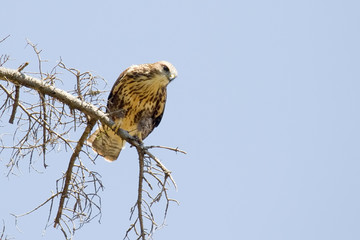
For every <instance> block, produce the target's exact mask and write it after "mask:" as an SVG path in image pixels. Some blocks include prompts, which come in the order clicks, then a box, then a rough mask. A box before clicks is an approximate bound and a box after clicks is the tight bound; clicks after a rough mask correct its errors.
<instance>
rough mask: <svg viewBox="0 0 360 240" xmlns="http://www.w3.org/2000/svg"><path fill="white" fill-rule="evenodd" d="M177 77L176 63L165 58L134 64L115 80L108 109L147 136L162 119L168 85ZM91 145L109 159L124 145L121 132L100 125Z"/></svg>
mask: <svg viewBox="0 0 360 240" xmlns="http://www.w3.org/2000/svg"><path fill="white" fill-rule="evenodd" d="M176 77H177V71H176V69H175V67H174V66H173V65H172V64H171V63H169V62H166V61H160V62H156V63H148V64H140V65H133V66H130V67H129V68H127V69H126V70H125V71H124V72H122V73H121V74H120V76H119V78H118V79H117V80H116V82H115V84H114V86H113V88H112V90H111V92H110V95H109V97H108V103H107V113H108V114H109V117H110V118H111V119H112V120H113V121H114V123H115V129H118V128H122V129H124V130H126V131H128V132H129V134H130V135H131V136H135V137H137V138H138V139H140V140H144V139H145V138H146V137H147V136H148V135H149V134H150V133H151V132H152V131H153V130H154V128H155V127H157V126H158V125H159V123H160V121H161V118H162V116H163V113H164V108H165V102H166V87H167V85H168V84H169V83H170V82H171V81H172V80H174V79H175V78H176ZM88 143H90V144H91V147H92V149H93V150H94V151H95V152H97V153H98V154H99V155H101V156H103V157H104V158H105V160H107V161H114V160H116V159H117V158H118V156H119V154H120V151H121V149H122V148H123V147H124V145H125V140H123V139H122V138H121V137H120V136H119V135H117V134H116V133H115V132H114V131H113V130H112V129H111V128H109V127H107V126H100V127H99V128H98V129H97V130H96V131H95V132H94V133H93V134H92V135H91V136H90V138H89V139H88Z"/></svg>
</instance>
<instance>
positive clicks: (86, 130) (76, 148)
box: [54, 119, 96, 227]
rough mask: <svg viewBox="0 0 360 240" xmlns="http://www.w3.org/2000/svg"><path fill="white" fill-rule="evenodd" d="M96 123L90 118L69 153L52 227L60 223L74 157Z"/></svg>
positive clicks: (77, 154)
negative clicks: (70, 153) (71, 152)
mask: <svg viewBox="0 0 360 240" xmlns="http://www.w3.org/2000/svg"><path fill="white" fill-rule="evenodd" d="M95 123H96V120H94V119H93V120H90V121H89V123H88V125H87V126H86V128H85V130H84V132H83V134H82V135H81V137H80V139H79V141H78V144H77V145H76V147H75V151H74V152H73V154H72V155H71V158H70V161H69V166H68V169H67V171H66V179H65V184H64V188H63V191H62V193H61V198H60V203H59V208H58V212H57V215H56V217H55V221H54V227H56V226H57V225H58V224H59V223H60V219H61V216H62V210H63V208H64V201H65V198H66V197H68V189H69V185H70V182H71V178H72V175H73V167H74V164H75V160H76V158H77V157H78V156H79V153H80V151H81V149H82V147H83V145H84V142H85V141H86V139H87V138H88V136H89V134H90V132H91V130H92V129H93V127H94V125H95Z"/></svg>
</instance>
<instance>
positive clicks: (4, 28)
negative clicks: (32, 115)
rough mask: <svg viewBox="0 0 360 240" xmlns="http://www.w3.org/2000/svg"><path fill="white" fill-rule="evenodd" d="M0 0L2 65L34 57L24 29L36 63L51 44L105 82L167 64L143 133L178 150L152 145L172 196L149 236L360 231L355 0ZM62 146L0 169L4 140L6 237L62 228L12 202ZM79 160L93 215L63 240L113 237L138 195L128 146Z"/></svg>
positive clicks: (32, 201) (31, 197) (51, 175)
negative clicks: (18, 170)
mask: <svg viewBox="0 0 360 240" xmlns="http://www.w3.org/2000/svg"><path fill="white" fill-rule="evenodd" d="M1 8H2V14H1V19H2V24H1V28H0V38H2V37H5V36H6V35H8V34H10V35H11V37H10V38H9V39H8V40H7V41H6V42H5V43H3V44H0V54H1V53H8V54H10V55H11V57H12V60H11V61H10V62H9V63H8V66H9V67H13V68H16V67H18V66H19V65H20V64H21V63H23V62H25V61H30V66H29V69H28V70H31V69H35V70H36V68H35V66H36V61H35V60H34V58H33V54H32V51H31V49H30V48H29V47H27V48H25V45H26V41H25V39H26V38H28V39H30V40H31V41H32V42H34V43H37V44H38V46H39V48H41V49H43V57H44V58H46V59H47V60H49V65H54V64H55V63H56V61H57V60H58V59H59V57H61V58H62V59H63V61H64V62H65V63H66V64H67V65H68V66H71V67H75V68H78V69H80V70H81V71H87V70H92V71H95V72H96V73H97V74H99V75H101V76H103V77H104V78H105V79H106V80H107V81H108V82H109V86H108V88H109V89H110V88H111V85H112V84H113V82H114V81H115V80H116V78H117V76H118V75H119V74H120V72H122V71H123V70H124V69H125V68H126V67H128V66H129V65H131V64H140V63H147V62H155V61H158V60H167V61H170V62H172V63H173V64H174V65H175V67H176V68H177V70H178V73H179V76H178V78H177V79H176V80H175V81H174V82H173V83H171V84H170V85H169V87H168V102H167V106H166V110H165V115H164V118H163V120H162V122H161V124H160V126H159V127H158V128H157V129H156V131H154V133H153V134H152V135H151V136H150V137H149V138H148V139H146V141H145V142H146V144H149V145H153V144H155V145H158V144H160V145H168V146H174V147H179V148H181V149H183V150H186V151H187V152H188V154H187V155H186V156H183V155H180V154H177V155H176V154H174V153H172V152H167V151H156V153H157V155H158V156H159V157H160V158H161V159H162V160H163V161H164V164H165V165H167V166H168V168H169V169H171V170H172V171H173V174H174V177H175V179H176V181H177V184H178V188H179V189H178V191H174V190H172V191H171V192H170V194H171V196H172V197H173V198H176V199H177V200H179V201H180V203H181V204H180V206H176V205H172V206H171V207H170V210H169V215H168V219H167V225H168V226H166V227H165V228H163V229H161V230H159V231H158V232H156V234H155V237H154V239H156V240H162V239H174V240H178V239H179V240H180V239H244V240H265V239H266V240H267V239H270V240H289V239H291V240H303V239H306V240H318V239H326V240H335V239H336V240H337V239H346V240H352V239H354V240H355V239H360V227H359V226H360V161H359V160H360V151H359V149H360V114H359V113H360V94H359V91H360V70H359V69H360V15H359V12H360V2H359V1H355V0H354V1H350V0H341V1H340V0H338V1H332V0H328V1H325V0H323V1H319V0H312V1H310V0H305V1H304V0H302V1H285V0H282V1H281V0H278V1H265V0H257V1H235V0H233V1H227V0H222V1H209V0H208V1H203V0H201V1H190V0H181V1H180V0H178V1H169V0H167V1H165V0H151V1H149V0H142V1H100V2H99V1H57V2H53V1H9V0H5V1H3V2H2V4H1ZM71 81H72V79H71V80H70V79H69V80H67V79H64V85H65V86H64V88H67V89H71V88H72V86H73V84H74V83H73V82H71ZM109 89H107V90H109ZM6 122H7V119H6V120H5V121H3V123H1V124H2V125H4V124H5V123H6ZM1 129H2V130H1V131H2V132H4V131H6V127H5V128H1ZM68 156H69V153H61V154H58V155H57V156H56V158H55V157H54V159H53V160H51V161H49V162H48V163H49V165H50V167H49V169H48V170H46V172H45V173H43V174H37V173H35V172H31V173H30V174H29V173H28V171H27V165H26V163H25V162H24V166H23V174H20V175H19V176H16V177H15V176H14V177H10V179H7V178H6V177H5V176H4V174H5V172H6V168H5V166H4V164H5V163H6V161H7V157H8V156H6V155H4V154H2V155H1V160H2V164H1V165H2V166H1V168H0V169H1V173H2V177H1V178H2V180H0V188H1V189H2V194H1V195H2V197H1V202H2V204H1V206H0V218H1V219H4V221H5V223H6V227H7V234H8V235H9V236H13V237H15V238H16V239H61V237H62V235H61V233H60V231H58V230H54V229H52V228H48V229H47V231H46V234H45V236H44V237H41V233H42V229H43V227H44V225H45V223H46V218H47V214H46V213H47V210H48V208H44V209H42V210H41V211H39V212H36V213H34V214H33V215H31V216H28V217H25V218H22V219H20V221H19V227H20V228H21V230H22V232H21V233H20V232H18V230H16V228H15V227H14V222H13V218H12V217H11V216H10V215H9V213H23V212H25V211H27V210H30V209H31V208H33V207H34V206H36V205H37V204H38V203H40V202H41V201H42V200H44V199H45V198H46V197H48V196H49V195H50V194H51V192H50V191H51V190H53V189H54V188H55V182H54V181H55V180H56V179H57V178H59V176H60V175H61V172H62V171H64V170H65V169H66V160H67V158H68ZM92 167H93V169H94V170H96V171H98V172H99V173H101V175H102V176H103V178H102V181H103V184H104V185H105V191H104V192H103V193H102V204H103V212H102V213H103V215H102V219H101V224H98V223H97V221H94V222H93V223H91V224H88V225H86V226H84V227H83V228H82V229H81V230H80V231H78V232H77V234H76V235H75V238H74V239H100V238H101V239H104V238H106V239H122V238H123V235H124V233H125V231H126V229H127V228H128V226H129V224H130V222H129V221H128V218H129V209H130V208H131V207H132V205H133V204H134V202H135V200H136V185H137V182H136V181H137V167H138V165H137V159H136V153H135V150H134V149H129V148H127V149H126V150H124V151H123V152H122V154H121V156H120V159H119V160H118V161H116V162H114V163H112V164H109V163H107V162H104V161H102V160H101V159H98V160H97V164H96V165H95V166H92ZM39 168H40V169H41V161H39Z"/></svg>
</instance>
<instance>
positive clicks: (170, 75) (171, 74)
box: [152, 61, 177, 82]
mask: <svg viewBox="0 0 360 240" xmlns="http://www.w3.org/2000/svg"><path fill="white" fill-rule="evenodd" d="M152 65H153V67H154V68H155V69H156V70H157V71H158V72H159V73H160V74H162V75H164V76H166V77H167V79H168V80H169V82H170V81H172V80H174V79H175V78H176V77H177V71H176V68H175V67H174V66H173V65H172V64H171V63H169V62H167V61H160V62H156V63H153V64H152Z"/></svg>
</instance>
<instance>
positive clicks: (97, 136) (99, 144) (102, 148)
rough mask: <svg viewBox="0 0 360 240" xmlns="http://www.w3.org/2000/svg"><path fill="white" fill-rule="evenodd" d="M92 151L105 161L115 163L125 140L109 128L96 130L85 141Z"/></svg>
mask: <svg viewBox="0 0 360 240" xmlns="http://www.w3.org/2000/svg"><path fill="white" fill-rule="evenodd" d="M87 142H88V143H90V144H91V147H92V149H93V150H94V151H95V152H96V153H98V154H99V155H101V156H103V157H104V158H105V160H107V161H110V162H112V161H115V160H116V159H117V158H118V156H119V154H120V152H121V149H122V148H123V147H124V145H125V140H123V139H122V138H121V137H119V136H118V135H116V134H115V132H114V131H112V130H111V129H110V128H107V127H102V126H101V127H100V128H98V129H97V130H96V131H95V132H94V133H93V134H92V135H91V136H90V137H89V139H88V140H87Z"/></svg>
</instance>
